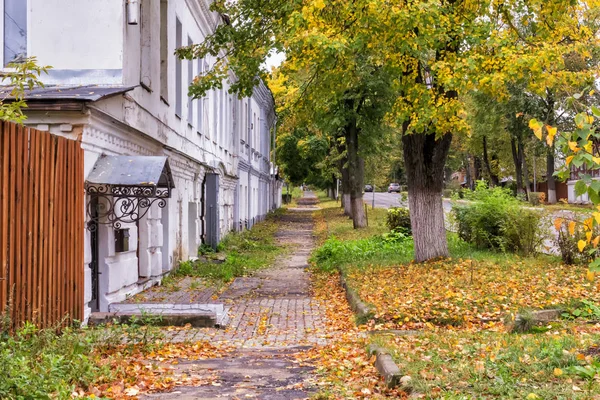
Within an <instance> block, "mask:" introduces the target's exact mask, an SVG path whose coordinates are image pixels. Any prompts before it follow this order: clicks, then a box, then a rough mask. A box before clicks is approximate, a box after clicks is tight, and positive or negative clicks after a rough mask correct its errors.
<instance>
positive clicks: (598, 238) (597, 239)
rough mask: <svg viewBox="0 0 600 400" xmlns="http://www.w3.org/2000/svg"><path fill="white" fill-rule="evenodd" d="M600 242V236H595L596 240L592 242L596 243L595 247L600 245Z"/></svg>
mask: <svg viewBox="0 0 600 400" xmlns="http://www.w3.org/2000/svg"><path fill="white" fill-rule="evenodd" d="M598 242H600V236H596V237H595V238H594V240H592V244H593V245H594V248H596V247H598Z"/></svg>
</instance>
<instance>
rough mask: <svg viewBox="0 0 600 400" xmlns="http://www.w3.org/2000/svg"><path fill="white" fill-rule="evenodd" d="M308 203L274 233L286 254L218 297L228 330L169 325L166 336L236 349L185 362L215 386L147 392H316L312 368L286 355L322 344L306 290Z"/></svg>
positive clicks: (322, 330)
mask: <svg viewBox="0 0 600 400" xmlns="http://www.w3.org/2000/svg"><path fill="white" fill-rule="evenodd" d="M310 210H311V209H309V208H307V209H290V210H288V212H286V213H285V214H284V215H283V216H282V217H281V218H280V221H279V222H280V229H279V231H278V232H277V234H276V238H277V241H278V242H279V243H280V244H281V245H285V246H292V251H291V254H289V255H287V256H285V257H281V258H279V259H277V260H276V262H275V263H274V266H273V267H271V268H269V269H266V270H263V271H261V272H259V273H257V274H255V275H253V276H252V277H243V278H237V279H236V280H235V281H234V282H233V283H232V284H231V286H230V287H229V288H228V289H227V290H226V291H225V292H224V293H222V294H221V295H220V296H219V299H218V301H219V302H224V303H226V304H229V317H230V321H229V324H228V325H227V328H226V329H213V328H190V329H171V330H166V332H165V333H166V337H165V340H169V341H173V342H185V341H190V342H195V341H200V340H207V341H210V342H211V343H214V344H219V343H222V344H223V345H227V346H233V347H235V348H236V350H235V351H234V352H232V353H231V354H230V355H229V356H228V357H225V358H223V359H219V360H199V361H194V362H191V363H185V362H184V363H182V364H181V365H180V366H179V367H178V369H179V370H181V371H180V372H183V373H194V374H202V373H203V372H204V373H206V374H217V375H218V376H219V377H220V379H221V382H220V383H219V385H218V388H215V387H214V386H200V387H177V388H176V390H174V391H172V392H171V393H160V394H152V395H148V396H147V398H161V399H171V398H173V399H174V398H177V399H196V398H202V399H210V398H215V399H216V398H231V399H236V398H252V397H254V398H260V399H270V398H273V399H300V398H307V397H309V395H310V393H311V392H313V391H314V387H313V386H312V382H313V375H312V369H311V368H310V367H298V365H296V364H295V363H294V362H293V360H292V358H290V354H292V353H295V352H298V351H302V350H303V349H306V348H308V347H312V346H314V345H319V344H325V343H326V342H327V340H328V337H329V334H328V332H327V331H326V327H325V323H326V321H325V309H324V306H323V305H322V304H320V303H319V301H317V300H316V299H314V298H313V297H312V295H311V287H310V277H309V273H308V272H307V270H306V268H307V266H308V257H309V255H310V252H311V251H312V249H313V248H314V245H315V244H314V238H313V234H312V232H313V221H312V215H311V213H310Z"/></svg>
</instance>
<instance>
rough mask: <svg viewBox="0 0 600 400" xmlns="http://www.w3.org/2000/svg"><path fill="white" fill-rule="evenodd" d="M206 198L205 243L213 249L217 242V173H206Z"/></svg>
mask: <svg viewBox="0 0 600 400" xmlns="http://www.w3.org/2000/svg"><path fill="white" fill-rule="evenodd" d="M205 190H206V192H205V193H206V200H205V202H204V207H205V214H204V215H205V218H206V231H205V232H206V236H205V240H206V244H208V245H209V246H211V247H212V248H213V249H216V248H217V245H218V244H219V175H217V174H207V175H206V186H205Z"/></svg>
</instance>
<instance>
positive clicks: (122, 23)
mask: <svg viewBox="0 0 600 400" xmlns="http://www.w3.org/2000/svg"><path fill="white" fill-rule="evenodd" d="M209 4H210V0H142V1H139V2H138V1H129V0H102V1H98V0H29V1H23V0H5V1H4V2H3V3H2V5H1V6H2V7H3V11H4V13H3V15H4V18H3V24H4V25H3V26H4V30H3V32H4V37H3V46H2V48H3V58H2V59H3V62H4V65H6V64H7V63H9V62H11V61H14V60H18V59H19V58H21V57H25V56H29V55H31V56H36V57H37V58H38V61H39V63H40V64H41V65H51V66H52V67H53V68H52V70H51V71H50V73H49V75H48V76H45V77H44V81H45V84H46V87H45V88H39V89H35V90H33V91H31V92H30V93H29V94H28V98H27V100H28V104H29V108H28V110H27V116H28V119H27V122H26V123H27V124H28V125H30V126H33V127H35V128H37V129H39V130H44V131H50V132H51V133H53V134H55V135H60V136H63V137H67V138H69V139H72V140H76V141H79V142H80V143H81V147H82V148H83V149H84V151H85V155H84V157H85V176H86V191H87V197H86V205H85V207H86V214H87V229H86V232H85V237H86V244H85V265H82V268H83V269H84V272H85V288H86V290H85V300H84V301H85V305H86V309H85V318H87V317H88V316H89V314H90V312H91V311H97V310H98V311H107V310H108V309H109V305H110V304H111V303H113V302H119V301H122V300H124V299H125V298H126V297H128V296H130V295H133V294H135V293H137V292H139V291H141V290H143V289H144V288H146V287H148V286H150V285H154V284H156V283H157V282H159V281H160V280H161V279H162V277H163V276H164V274H166V273H168V272H169V271H171V270H172V269H173V268H174V267H176V266H177V264H178V262H179V261H180V260H187V259H188V258H190V257H195V256H197V249H198V246H199V245H200V244H202V243H206V244H210V245H213V246H216V244H217V243H218V242H219V240H220V239H221V238H222V237H223V236H224V235H225V234H227V233H228V232H230V231H232V230H237V229H243V228H245V227H247V226H251V224H252V223H253V222H255V221H258V220H260V219H262V218H263V217H264V216H265V215H266V213H267V212H268V211H269V210H271V209H273V208H275V207H278V206H279V205H280V197H281V196H280V195H281V183H280V182H279V181H278V180H277V179H276V169H277V168H276V166H274V165H273V163H272V160H271V146H272V144H273V143H274V139H273V136H272V135H273V134H274V123H275V114H274V104H273V99H272V96H271V93H270V91H269V89H268V88H267V87H266V86H265V85H264V84H263V83H261V84H260V85H259V86H258V87H257V88H256V91H255V93H254V95H253V96H252V97H251V98H243V99H238V98H237V96H235V95H233V94H230V93H229V92H228V89H229V82H223V88H222V89H218V90H213V91H211V92H210V93H208V94H207V96H206V97H204V98H202V99H198V100H192V99H190V98H189V97H188V95H187V93H188V85H189V84H190V82H191V81H192V79H193V78H194V77H195V76H196V75H198V74H202V73H203V71H205V70H206V69H207V68H209V67H210V66H211V63H213V62H214V61H215V60H214V58H212V57H209V58H207V59H203V60H193V61H182V60H179V59H177V58H176V57H175V55H174V51H175V49H176V48H178V47H180V46H185V45H188V44H192V43H199V42H201V41H202V40H203V39H204V38H205V37H206V36H207V35H209V34H210V33H211V32H213V31H214V29H215V28H216V26H217V25H218V24H220V23H222V18H221V16H220V15H219V14H217V13H214V12H211V11H209ZM234 79H235V77H234V76H231V80H234ZM128 200H130V203H127V201H128ZM119 201H120V203H119ZM82 207H83V205H82ZM82 234H84V233H82Z"/></svg>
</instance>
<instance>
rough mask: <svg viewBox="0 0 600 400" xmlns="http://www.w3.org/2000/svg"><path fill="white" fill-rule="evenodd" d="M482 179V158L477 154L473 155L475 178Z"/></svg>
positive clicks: (476, 179) (475, 179)
mask: <svg viewBox="0 0 600 400" xmlns="http://www.w3.org/2000/svg"><path fill="white" fill-rule="evenodd" d="M480 179H481V160H480V159H479V157H477V156H473V180H474V181H475V182H477V181H478V180H480Z"/></svg>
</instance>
